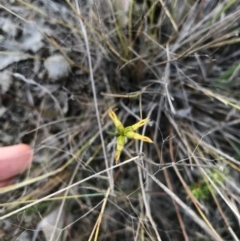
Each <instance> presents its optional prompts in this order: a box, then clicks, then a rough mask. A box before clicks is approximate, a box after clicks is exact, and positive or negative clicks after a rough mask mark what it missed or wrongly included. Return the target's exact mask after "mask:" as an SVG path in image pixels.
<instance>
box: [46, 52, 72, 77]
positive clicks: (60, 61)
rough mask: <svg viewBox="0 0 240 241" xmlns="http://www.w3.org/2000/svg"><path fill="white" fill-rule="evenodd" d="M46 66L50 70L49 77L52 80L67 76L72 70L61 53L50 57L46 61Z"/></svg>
mask: <svg viewBox="0 0 240 241" xmlns="http://www.w3.org/2000/svg"><path fill="white" fill-rule="evenodd" d="M44 67H45V68H46V70H47V72H48V77H49V78H50V79H51V80H52V81H57V80H59V79H62V78H65V77H67V76H68V75H69V71H70V66H69V63H68V62H67V61H66V60H65V58H64V57H63V56H62V55H60V54H56V55H53V56H51V57H48V58H47V59H46V60H45V62H44Z"/></svg>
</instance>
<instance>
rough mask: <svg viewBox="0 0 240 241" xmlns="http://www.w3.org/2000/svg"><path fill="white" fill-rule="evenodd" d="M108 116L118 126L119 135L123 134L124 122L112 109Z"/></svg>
mask: <svg viewBox="0 0 240 241" xmlns="http://www.w3.org/2000/svg"><path fill="white" fill-rule="evenodd" d="M108 115H109V117H110V118H111V119H112V121H113V123H114V125H115V126H116V128H117V130H118V132H119V133H121V132H123V131H124V126H123V124H122V122H121V121H120V120H119V119H118V118H117V115H116V114H115V112H114V111H113V110H112V109H109V111H108Z"/></svg>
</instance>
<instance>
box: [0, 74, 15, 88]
mask: <svg viewBox="0 0 240 241" xmlns="http://www.w3.org/2000/svg"><path fill="white" fill-rule="evenodd" d="M11 84H12V75H11V74H10V73H9V71H7V70H4V71H2V72H0V90H1V92H2V93H6V92H7V91H8V90H9V88H10V86H11Z"/></svg>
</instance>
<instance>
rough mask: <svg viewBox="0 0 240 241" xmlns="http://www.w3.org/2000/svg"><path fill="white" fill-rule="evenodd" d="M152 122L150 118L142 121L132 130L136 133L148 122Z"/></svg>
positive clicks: (133, 126)
mask: <svg viewBox="0 0 240 241" xmlns="http://www.w3.org/2000/svg"><path fill="white" fill-rule="evenodd" d="M149 121H150V119H149V118H145V119H142V120H140V121H139V122H137V123H136V124H134V125H132V126H131V127H132V130H133V131H135V130H137V129H138V128H140V127H141V126H144V125H145V124H147V123H148V122H149Z"/></svg>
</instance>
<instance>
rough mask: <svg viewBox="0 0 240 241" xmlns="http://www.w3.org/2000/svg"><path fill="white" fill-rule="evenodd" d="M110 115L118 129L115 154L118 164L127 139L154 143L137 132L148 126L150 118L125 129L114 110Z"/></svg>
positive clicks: (110, 110) (109, 112) (110, 111)
mask: <svg viewBox="0 0 240 241" xmlns="http://www.w3.org/2000/svg"><path fill="white" fill-rule="evenodd" d="M108 115H109V117H110V118H111V119H112V121H113V123H114V125H115V127H116V129H117V146H116V152H115V161H116V163H118V161H119V158H120V155H121V152H122V150H123V147H124V144H125V142H126V138H128V139H135V140H141V141H145V142H149V143H153V141H152V140H151V139H150V138H149V137H147V136H143V135H140V134H138V133H136V132H135V131H136V130H137V129H138V128H140V127H141V126H144V125H146V124H147V123H148V122H149V121H150V119H149V118H145V119H142V120H140V121H138V122H137V123H136V124H134V125H132V126H127V127H124V126H123V124H122V122H121V121H120V120H119V119H118V117H117V115H116V114H115V112H114V111H113V110H112V109H109V111H108Z"/></svg>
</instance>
